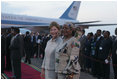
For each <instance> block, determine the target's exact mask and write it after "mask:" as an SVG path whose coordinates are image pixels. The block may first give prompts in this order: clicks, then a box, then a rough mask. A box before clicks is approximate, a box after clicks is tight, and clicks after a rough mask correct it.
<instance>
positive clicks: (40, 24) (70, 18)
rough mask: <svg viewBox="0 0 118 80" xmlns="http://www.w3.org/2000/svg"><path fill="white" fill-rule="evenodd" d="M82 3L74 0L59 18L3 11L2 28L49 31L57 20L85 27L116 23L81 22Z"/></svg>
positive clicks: (60, 22) (61, 22)
mask: <svg viewBox="0 0 118 80" xmlns="http://www.w3.org/2000/svg"><path fill="white" fill-rule="evenodd" d="M80 4H81V1H73V2H72V4H71V5H70V6H69V7H68V8H67V9H66V11H65V12H64V13H63V14H62V15H61V16H60V17H59V18H58V19H53V18H44V17H33V16H26V15H15V14H7V13H1V30H6V29H8V28H11V27H18V28H25V29H28V30H31V31H35V32H42V33H43V32H49V25H50V23H51V22H52V21H55V22H57V23H58V24H59V25H60V26H62V25H63V24H65V23H66V22H72V23H73V24H74V25H75V26H80V27H81V28H83V29H84V28H88V27H90V26H106V25H116V24H89V23H96V22H100V21H88V22H79V21H78V20H76V18H77V15H78V12H79V8H80Z"/></svg>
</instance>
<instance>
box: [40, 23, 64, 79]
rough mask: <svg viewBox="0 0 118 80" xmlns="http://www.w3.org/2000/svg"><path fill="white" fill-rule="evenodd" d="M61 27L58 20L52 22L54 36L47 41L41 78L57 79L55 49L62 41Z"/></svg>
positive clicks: (51, 30) (51, 27) (51, 31)
mask: <svg viewBox="0 0 118 80" xmlns="http://www.w3.org/2000/svg"><path fill="white" fill-rule="evenodd" d="M59 33H60V27H59V25H58V24H57V23H56V22H52V23H51V24H50V34H51V36H52V38H51V39H50V40H49V41H48V42H47V45H46V48H45V57H44V60H43V63H42V71H41V78H44V77H45V79H56V73H55V49H56V47H57V46H58V45H59V43H60V42H61V41H62V39H61V38H60V37H59Z"/></svg>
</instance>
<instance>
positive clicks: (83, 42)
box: [80, 35, 87, 53]
mask: <svg viewBox="0 0 118 80" xmlns="http://www.w3.org/2000/svg"><path fill="white" fill-rule="evenodd" d="M86 39H87V37H86V36H85V35H83V36H82V37H81V38H80V43H81V47H80V51H82V53H83V51H84V48H85V45H84V44H85V42H86Z"/></svg>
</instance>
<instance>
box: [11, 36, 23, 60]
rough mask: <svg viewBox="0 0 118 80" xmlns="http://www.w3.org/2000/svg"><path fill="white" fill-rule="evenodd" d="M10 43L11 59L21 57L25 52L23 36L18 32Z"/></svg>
mask: <svg viewBox="0 0 118 80" xmlns="http://www.w3.org/2000/svg"><path fill="white" fill-rule="evenodd" d="M13 38H14V39H13V40H12V41H11V43H10V47H9V48H10V50H11V59H21V55H22V53H23V38H22V37H21V36H20V35H19V34H17V35H16V36H14V37H13Z"/></svg>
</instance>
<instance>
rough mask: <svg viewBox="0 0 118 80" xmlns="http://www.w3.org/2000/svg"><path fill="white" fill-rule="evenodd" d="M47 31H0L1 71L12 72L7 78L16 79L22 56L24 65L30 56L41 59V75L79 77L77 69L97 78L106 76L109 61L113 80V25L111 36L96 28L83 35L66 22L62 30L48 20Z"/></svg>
mask: <svg viewBox="0 0 118 80" xmlns="http://www.w3.org/2000/svg"><path fill="white" fill-rule="evenodd" d="M49 30H50V34H39V33H38V32H31V33H30V32H28V31H27V32H26V34H24V35H21V34H19V32H20V30H19V29H18V28H15V27H12V28H11V30H10V31H8V32H7V33H5V34H4V33H2V34H1V72H2V73H4V70H7V71H12V73H13V76H12V77H11V78H16V79H20V78H21V59H22V57H25V61H24V63H28V64H31V58H42V59H43V63H42V70H41V78H44V77H45V79H66V78H67V79H70V78H71V79H79V77H80V72H87V73H90V74H92V75H93V76H95V77H97V78H99V79H109V78H110V61H112V64H113V65H112V66H113V69H114V78H115V79H117V28H116V29H115V35H116V36H113V37H112V36H110V32H109V31H101V30H100V29H98V30H97V31H96V33H95V34H93V33H92V32H90V33H88V34H87V36H86V35H85V30H84V29H82V30H81V28H79V27H74V25H73V24H72V23H69V22H68V23H65V24H64V25H63V27H62V29H61V28H60V26H59V24H58V23H56V22H52V23H51V24H50V27H49ZM5 57H6V59H5ZM5 61H6V64H5ZM5 65H6V67H5Z"/></svg>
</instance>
